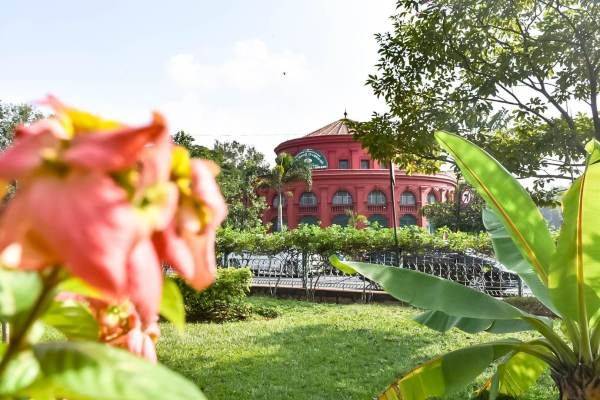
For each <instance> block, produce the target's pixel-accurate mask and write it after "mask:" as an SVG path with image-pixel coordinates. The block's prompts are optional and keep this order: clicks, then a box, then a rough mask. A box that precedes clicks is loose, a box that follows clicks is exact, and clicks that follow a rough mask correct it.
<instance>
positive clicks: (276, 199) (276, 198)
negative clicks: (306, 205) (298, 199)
mask: <svg viewBox="0 0 600 400" xmlns="http://www.w3.org/2000/svg"><path fill="white" fill-rule="evenodd" d="M281 198H282V199H283V203H282V206H283V207H285V206H286V204H287V200H286V199H285V194H283V193H282V194H281ZM271 204H273V207H275V208H277V206H278V205H279V195H278V194H276V195H275V197H273V201H272V202H271Z"/></svg>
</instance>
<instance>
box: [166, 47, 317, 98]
mask: <svg viewBox="0 0 600 400" xmlns="http://www.w3.org/2000/svg"><path fill="white" fill-rule="evenodd" d="M167 73H168V76H169V77H170V78H171V79H172V80H173V81H174V82H175V83H177V84H178V85H179V86H181V87H183V88H186V89H218V88H231V89H239V90H259V89H264V88H267V87H270V86H276V85H280V84H281V83H282V81H284V80H285V81H293V82H301V81H303V80H305V79H306V78H307V77H308V70H307V63H306V60H305V58H304V56H303V55H302V54H296V53H294V52H292V51H289V50H283V51H281V52H275V51H272V50H271V49H269V48H268V47H267V45H266V44H265V43H264V42H263V41H262V40H259V39H249V40H241V41H238V42H236V43H235V44H234V46H233V49H232V52H231V55H230V58H229V59H228V60H226V61H224V62H223V63H221V64H209V63H203V62H201V61H200V60H197V59H196V56H195V55H194V54H191V53H184V54H177V55H175V56H173V57H171V59H169V61H168V62H167Z"/></svg>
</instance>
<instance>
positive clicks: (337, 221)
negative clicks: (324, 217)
mask: <svg viewBox="0 0 600 400" xmlns="http://www.w3.org/2000/svg"><path fill="white" fill-rule="evenodd" d="M349 219H350V217H349V216H347V215H336V216H335V217H333V219H332V220H331V225H339V226H348V220H349Z"/></svg>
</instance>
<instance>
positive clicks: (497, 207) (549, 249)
mask: <svg viewBox="0 0 600 400" xmlns="http://www.w3.org/2000/svg"><path fill="white" fill-rule="evenodd" d="M435 138H436V140H437V141H438V143H439V144H440V146H442V147H443V148H444V150H446V151H447V152H448V153H449V154H450V155H451V156H452V158H453V159H454V161H455V162H456V164H457V165H458V167H459V168H460V170H461V172H462V173H463V176H464V177H465V179H466V180H467V181H468V182H469V183H470V184H471V185H472V186H473V187H475V188H476V189H477V192H478V193H479V194H480V195H481V197H483V199H484V200H485V202H486V203H487V205H488V206H489V207H490V208H492V209H493V210H494V212H495V213H496V215H497V216H498V217H499V218H500V220H501V221H502V224H503V225H504V227H505V229H506V231H507V232H508V233H509V234H510V237H511V238H512V239H513V241H514V243H515V244H516V245H517V247H518V249H519V251H520V252H521V254H522V255H523V257H524V258H525V259H526V260H528V261H529V263H530V264H531V265H532V266H533V268H534V270H535V272H536V274H537V275H538V276H539V277H540V280H541V281H542V282H544V283H546V282H547V281H548V270H549V266H550V262H551V261H552V255H553V254H554V251H555V245H554V241H553V240H552V236H551V235H550V231H549V230H548V227H547V226H546V221H545V220H544V217H543V216H542V214H541V213H540V211H539V209H538V208H537V207H536V205H535V203H534V202H533V200H532V199H531V197H530V196H529V194H528V193H527V191H526V190H525V189H524V188H523V187H522V186H521V185H520V184H519V182H517V180H516V179H515V178H513V177H512V175H511V174H510V173H509V172H508V171H507V170H506V169H504V167H503V166H502V165H500V163H498V162H497V161H496V160H495V159H494V158H493V157H492V156H490V155H489V154H488V153H487V152H485V151H484V150H482V149H480V148H479V147H477V146H476V145H474V144H473V143H471V142H469V141H468V140H465V139H463V138H461V137H459V136H457V135H453V134H451V133H447V132H442V131H438V132H436V133H435Z"/></svg>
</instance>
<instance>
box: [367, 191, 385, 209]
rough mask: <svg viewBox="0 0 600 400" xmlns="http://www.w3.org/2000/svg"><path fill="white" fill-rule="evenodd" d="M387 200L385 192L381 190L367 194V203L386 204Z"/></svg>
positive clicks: (372, 204) (373, 204) (374, 204)
mask: <svg viewBox="0 0 600 400" xmlns="http://www.w3.org/2000/svg"><path fill="white" fill-rule="evenodd" d="M385 202H386V201H385V193H383V192H382V191H381V190H373V191H372V192H371V193H369V196H367V203H368V204H369V205H370V206H383V205H385Z"/></svg>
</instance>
